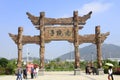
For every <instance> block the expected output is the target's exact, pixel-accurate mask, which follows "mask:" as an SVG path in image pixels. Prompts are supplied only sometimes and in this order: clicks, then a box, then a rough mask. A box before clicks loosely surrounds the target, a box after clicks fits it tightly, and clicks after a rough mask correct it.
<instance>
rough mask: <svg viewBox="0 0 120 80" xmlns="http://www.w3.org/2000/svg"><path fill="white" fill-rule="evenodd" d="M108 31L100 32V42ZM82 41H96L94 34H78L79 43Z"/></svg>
mask: <svg viewBox="0 0 120 80" xmlns="http://www.w3.org/2000/svg"><path fill="white" fill-rule="evenodd" d="M109 34H110V33H109V32H107V33H101V34H100V35H101V43H103V42H104V40H105V39H106V38H107V36H108V35H109ZM82 43H94V44H95V43H96V40H95V34H88V35H83V36H81V35H79V44H82Z"/></svg>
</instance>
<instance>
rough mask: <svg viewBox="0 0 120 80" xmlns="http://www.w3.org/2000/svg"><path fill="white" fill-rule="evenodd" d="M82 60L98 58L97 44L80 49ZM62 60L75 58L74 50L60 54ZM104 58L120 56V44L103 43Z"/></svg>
mask: <svg viewBox="0 0 120 80" xmlns="http://www.w3.org/2000/svg"><path fill="white" fill-rule="evenodd" d="M79 53H80V59H81V60H96V58H97V57H96V55H97V53H96V45H94V44H92V45H89V46H86V47H83V48H80V49H79ZM58 58H60V60H72V59H74V51H72V52H69V53H66V54H64V55H61V56H59V57H58ZM102 58H103V59H107V58H120V46H116V45H113V44H102Z"/></svg>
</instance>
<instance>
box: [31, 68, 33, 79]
mask: <svg viewBox="0 0 120 80" xmlns="http://www.w3.org/2000/svg"><path fill="white" fill-rule="evenodd" d="M33 78H34V68H33V67H31V79H33Z"/></svg>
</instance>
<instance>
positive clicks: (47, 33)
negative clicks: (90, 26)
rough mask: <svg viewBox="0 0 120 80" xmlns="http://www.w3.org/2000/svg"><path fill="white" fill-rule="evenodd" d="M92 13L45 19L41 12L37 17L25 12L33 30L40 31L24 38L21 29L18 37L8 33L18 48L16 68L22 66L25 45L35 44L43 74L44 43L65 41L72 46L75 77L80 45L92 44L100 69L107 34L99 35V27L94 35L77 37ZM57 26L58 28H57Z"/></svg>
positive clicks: (20, 28) (77, 70)
mask: <svg viewBox="0 0 120 80" xmlns="http://www.w3.org/2000/svg"><path fill="white" fill-rule="evenodd" d="M91 14H92V12H89V13H88V14H86V15H84V16H82V17H81V16H78V11H74V12H73V17H69V18H48V17H45V12H41V13H40V16H39V17H36V16H33V15H31V14H30V13H28V12H27V15H28V18H29V19H30V20H31V22H32V24H33V25H35V28H37V30H39V31H40V34H39V35H37V36H25V35H22V32H23V27H19V28H18V35H14V34H11V33H9V36H10V37H11V38H12V39H13V40H14V42H15V43H16V44H17V47H18V60H17V66H22V48H23V45H25V44H31V43H35V44H38V45H40V51H39V55H40V65H39V68H40V71H41V72H44V54H45V43H49V42H50V41H60V40H65V41H69V42H70V43H73V44H74V55H75V64H74V68H75V70H74V74H75V75H77V74H79V72H80V64H79V63H80V54H79V45H80V44H82V43H93V44H95V45H96V49H97V61H98V69H100V68H101V67H102V60H101V59H102V53H101V44H102V43H103V42H104V40H105V39H106V38H107V36H108V35H109V32H107V33H100V26H96V27H95V34H86V35H79V34H78V31H79V30H81V29H82V28H83V25H85V24H86V21H87V19H89V18H90V16H91ZM57 25H59V26H57Z"/></svg>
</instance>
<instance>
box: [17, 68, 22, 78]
mask: <svg viewBox="0 0 120 80" xmlns="http://www.w3.org/2000/svg"><path fill="white" fill-rule="evenodd" d="M16 80H22V68H21V67H18V69H17V78H16Z"/></svg>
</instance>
